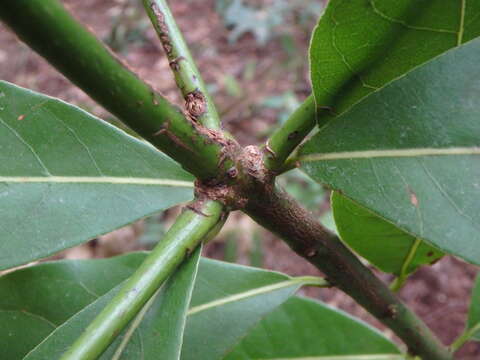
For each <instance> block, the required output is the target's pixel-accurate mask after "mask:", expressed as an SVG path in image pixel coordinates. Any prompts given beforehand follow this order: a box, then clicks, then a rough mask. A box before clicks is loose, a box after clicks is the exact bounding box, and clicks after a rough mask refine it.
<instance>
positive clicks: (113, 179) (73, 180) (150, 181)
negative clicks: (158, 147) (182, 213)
mask: <svg viewBox="0 0 480 360" xmlns="http://www.w3.org/2000/svg"><path fill="white" fill-rule="evenodd" d="M0 183H60V184H62V183H63V184H112V185H157V186H175V187H193V182H191V181H185V180H174V179H155V178H139V177H138V178H137V177H117V176H0Z"/></svg>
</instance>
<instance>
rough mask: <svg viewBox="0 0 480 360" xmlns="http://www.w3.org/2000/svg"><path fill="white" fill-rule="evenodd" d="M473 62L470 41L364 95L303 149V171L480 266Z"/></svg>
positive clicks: (478, 131) (477, 53) (477, 47)
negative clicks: (362, 98) (365, 96)
mask: <svg viewBox="0 0 480 360" xmlns="http://www.w3.org/2000/svg"><path fill="white" fill-rule="evenodd" d="M479 58H480V40H473V41H471V42H469V43H467V44H465V45H462V46H460V47H457V48H455V49H453V50H451V51H449V52H447V53H446V54H444V55H442V56H440V57H438V58H436V59H434V60H432V61H431V62H429V63H427V64H425V65H423V66H421V67H419V68H417V69H415V70H413V71H412V72H410V73H408V74H407V75H405V76H404V77H402V78H400V79H398V80H397V81H395V82H393V83H391V84H389V85H388V86H386V87H384V88H383V89H381V90H379V91H378V92H375V93H373V94H372V95H370V96H369V97H368V98H366V99H364V100H363V101H362V102H361V103H359V104H357V105H356V106H354V107H352V108H351V109H350V110H349V111H348V112H346V113H344V114H342V115H341V116H339V117H337V118H336V119H335V120H334V121H332V122H330V124H329V125H327V126H325V127H324V128H322V129H321V130H320V132H319V133H318V134H317V135H315V136H314V137H313V138H312V139H310V140H309V141H308V142H307V143H306V144H305V145H304V146H303V148H302V149H301V150H300V161H301V162H302V168H303V170H304V171H306V172H307V173H308V174H309V175H310V176H311V177H313V178H314V179H315V180H317V181H318V182H320V183H324V184H328V185H329V186H330V187H332V188H333V189H335V190H337V189H338V190H340V191H341V192H342V193H343V194H344V195H346V196H347V197H349V198H351V199H352V200H354V201H355V202H357V203H358V204H360V205H362V206H364V207H366V208H369V209H370V210H372V211H374V212H375V213H376V214H377V215H380V216H381V217H382V218H384V219H386V220H387V221H389V222H391V223H393V224H394V225H396V226H398V227H400V228H401V229H403V230H404V231H406V232H408V233H409V234H412V235H413V236H415V237H419V238H421V239H424V240H426V241H427V242H429V243H431V244H433V245H435V246H436V247H438V248H440V249H441V250H444V251H446V252H450V253H453V254H456V255H458V256H460V257H463V258H464V259H466V260H467V261H471V262H474V263H477V264H480V246H479V245H480V231H479V230H480V228H479V225H478V224H479V223H480V182H479V179H480V166H479V164H480V163H479V160H480V158H479V155H480V122H479V121H478V119H479V117H480V101H479V100H478V99H479V98H478V92H479V90H480V72H479V71H478V59H479Z"/></svg>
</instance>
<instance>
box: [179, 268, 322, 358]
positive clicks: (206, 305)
mask: <svg viewBox="0 0 480 360" xmlns="http://www.w3.org/2000/svg"><path fill="white" fill-rule="evenodd" d="M312 280H313V281H316V280H315V278H311V277H303V278H291V277H289V276H287V275H284V274H280V273H275V272H270V271H266V270H260V269H255V268H250V267H245V266H240V265H234V264H228V263H223V262H218V261H212V260H208V259H204V260H203V262H202V263H201V264H200V271H199V274H198V278H197V283H196V285H195V289H194V292H193V298H192V304H191V308H190V310H189V312H188V319H187V327H186V330H185V338H184V345H183V350H182V360H190V359H192V360H193V359H194V360H202V359H205V360H215V359H222V358H223V356H224V355H225V354H226V353H227V352H228V351H230V350H231V349H232V347H233V346H234V345H235V344H237V343H238V342H239V341H240V339H241V338H242V337H244V336H245V335H246V334H247V333H248V331H249V330H250V328H252V327H253V326H254V325H255V324H256V323H257V322H258V321H259V320H260V319H261V318H262V317H264V316H265V315H266V314H267V313H269V312H271V311H272V310H273V309H275V308H276V307H277V306H279V305H280V304H282V303H283V302H284V301H286V300H287V299H288V298H289V297H290V296H292V295H293V293H294V292H295V291H296V290H297V289H298V288H299V287H300V286H301V285H304V284H308V283H309V282H311V281H312Z"/></svg>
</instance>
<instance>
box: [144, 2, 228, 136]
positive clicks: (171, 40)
mask: <svg viewBox="0 0 480 360" xmlns="http://www.w3.org/2000/svg"><path fill="white" fill-rule="evenodd" d="M143 4H144V7H145V10H146V11H147V13H148V16H149V17H150V20H151V21H152V24H153V26H154V27H155V30H156V31H157V34H158V37H159V39H160V42H161V43H162V46H163V49H164V50H165V54H166V55H167V58H168V61H169V64H170V69H171V70H172V72H173V75H174V76H175V82H176V83H177V86H178V88H179V89H180V91H181V93H182V95H183V98H184V99H185V110H186V115H187V116H189V117H190V118H191V119H192V120H194V121H199V122H200V123H201V124H202V125H204V126H205V127H207V128H209V129H214V130H218V129H220V119H219V116H218V113H217V110H216V108H215V105H214V103H213V101H212V99H211V98H210V95H209V94H208V91H207V88H206V86H205V83H204V82H203V79H202V77H201V75H200V72H199V71H198V69H197V66H196V65H195V62H194V61H193V58H192V56H191V55H190V51H189V50H188V46H187V44H186V42H185V40H184V39H183V36H182V33H181V32H180V30H179V28H178V26H177V24H176V23H175V19H174V17H173V16H172V13H171V11H170V9H169V7H168V4H167V2H166V1H165V0H143Z"/></svg>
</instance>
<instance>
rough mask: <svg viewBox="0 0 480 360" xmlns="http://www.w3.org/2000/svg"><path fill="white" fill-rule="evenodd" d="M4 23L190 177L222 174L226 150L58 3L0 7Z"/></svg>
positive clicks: (32, 0)
mask: <svg viewBox="0 0 480 360" xmlns="http://www.w3.org/2000/svg"><path fill="white" fill-rule="evenodd" d="M0 19H1V20H2V21H4V22H5V23H6V24H7V25H8V26H9V27H10V28H12V30H13V31H15V33H16V34H17V35H18V36H19V38H20V39H21V40H23V41H24V42H25V43H27V44H28V45H29V46H30V47H31V48H32V49H34V50H35V51H36V52H38V53H39V54H40V55H42V56H43V57H44V58H45V59H46V60H48V61H49V62H50V63H51V64H52V65H53V66H55V67H56V68H57V69H58V70H60V71H61V72H62V73H63V74H64V75H65V76H66V77H67V78H68V79H70V80H71V81H72V82H73V83H75V84H76V85H77V86H79V87H80V88H81V89H82V90H84V91H85V92H86V93H87V94H88V95H90V96H91V97H92V98H93V99H94V100H95V101H97V102H98V103H99V104H101V105H102V106H103V107H105V108H106V109H107V110H108V111H110V112H111V113H112V114H114V115H115V116H117V117H118V118H119V119H120V120H122V121H123V122H124V123H125V124H127V125H128V126H129V127H131V128H132V129H134V130H135V131H136V132H137V133H139V134H140V135H141V136H143V137H144V138H145V139H147V140H148V141H149V142H151V143H152V144H153V145H154V146H156V147H157V148H159V149H160V150H162V151H164V152H165V153H167V154H168V155H169V156H171V157H172V158H174V159H175V160H177V161H178V162H180V163H181V164H182V165H183V166H184V167H185V168H186V169H187V170H188V171H190V172H191V173H193V174H194V175H196V176H197V177H199V178H201V179H209V178H212V177H216V175H217V174H219V169H218V164H219V159H220V158H221V156H222V153H221V151H222V145H221V144H219V143H218V142H215V141H211V139H210V137H209V136H208V135H209V134H208V133H207V131H206V130H207V129H202V127H201V126H200V124H197V123H195V122H194V121H192V120H191V119H187V118H185V116H184V115H183V113H182V112H181V111H180V110H179V109H178V108H177V107H175V106H173V105H172V104H170V103H169V102H168V101H167V100H166V99H165V98H164V97H163V96H161V95H160V94H158V93H157V92H155V91H154V90H153V89H152V88H151V87H150V86H148V85H147V84H145V83H144V82H143V81H142V80H140V79H139V78H138V77H137V75H135V74H134V73H133V72H132V71H130V70H129V69H128V68H127V67H126V66H125V65H124V64H122V62H121V61H120V60H119V59H118V58H117V57H116V56H115V55H114V54H113V53H112V52H111V51H110V50H109V49H107V48H106V47H105V46H104V45H103V44H102V43H101V42H100V41H99V40H98V39H97V38H96V37H95V36H94V35H93V34H92V33H91V32H90V31H88V30H86V29H85V27H83V26H82V25H81V24H80V23H78V22H77V21H76V20H75V19H74V18H73V17H72V16H71V15H70V14H69V13H68V12H67V11H66V10H65V8H64V7H63V6H62V5H61V4H60V3H59V2H58V0H15V1H0ZM222 164H223V168H222V169H225V172H226V170H228V168H229V167H230V166H231V163H229V161H223V162H222ZM222 169H220V171H221V170H222Z"/></svg>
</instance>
